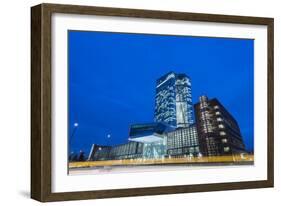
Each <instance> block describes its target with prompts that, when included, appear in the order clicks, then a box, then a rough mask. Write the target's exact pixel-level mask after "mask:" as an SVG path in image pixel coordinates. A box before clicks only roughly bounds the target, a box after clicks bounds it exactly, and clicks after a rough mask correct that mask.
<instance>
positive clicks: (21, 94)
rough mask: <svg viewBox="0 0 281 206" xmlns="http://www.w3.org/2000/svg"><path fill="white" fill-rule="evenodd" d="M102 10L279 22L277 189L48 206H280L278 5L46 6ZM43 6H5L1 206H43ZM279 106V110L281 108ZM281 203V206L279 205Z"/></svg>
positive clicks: (269, 0)
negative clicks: (33, 101) (34, 16)
mask: <svg viewBox="0 0 281 206" xmlns="http://www.w3.org/2000/svg"><path fill="white" fill-rule="evenodd" d="M45 2H56V3H72V4H85V5H96V6H112V7H114V6H115V7H131V8H142V9H158V10H160V9H161V10H174V11H187V12H206V13H220V14H232V15H252V16H269V17H274V18H275V64H274V65H275V105H276V107H275V145H276V146H275V168H276V169H275V188H273V189H271V188H270V189H255V190H238V191H223V192H207V193H194V194H177V195H165V196H163V195H162V196H151V197H133V198H117V199H116V198H115V199H106V200H87V201H80V202H77V201H72V202H64V203H62V202H57V203H47V204H48V205H49V204H50V205H51V204H52V205H76V204H77V205H78V204H79V205H93V204H95V205H103V206H104V205H156V204H157V205H160V204H161V205H175V204H182V205H229V206H231V205H250V204H251V205H269V204H271V205H280V201H281V179H280V178H281V172H280V160H281V152H280V149H281V141H280V138H279V136H280V132H281V131H280V126H279V125H280V106H279V105H280V104H281V96H280V93H279V88H280V86H281V79H280V75H281V74H280V70H279V68H280V66H281V65H280V59H281V56H280V55H281V50H280V37H281V12H280V7H281V5H278V4H280V3H279V1H277V0H275V1H274V0H266V1H265V0H263V1H259V0H204V1H203V0H202V1H200V0H166V1H163V0H122V1H121V0H107V1H101V0H100V1H95V0H87V1H86V0H85V1H74V0H68V1H45ZM39 3H41V2H40V1H35V0H29V1H28V2H27V1H26V2H25V1H12V0H11V1H2V2H1V13H0V15H1V18H0V19H1V32H0V52H1V53H0V56H1V60H0V69H1V75H0V84H1V85H0V94H1V101H0V104H1V105H0V125H1V127H0V128H1V147H0V148H1V149H0V155H1V162H0V164H1V169H0V173H1V174H0V183H1V186H0V193H1V198H0V203H1V205H16V204H18V205H39V204H40V203H38V202H36V201H33V200H31V199H29V184H30V169H29V168H30V158H29V157H30V155H29V154H30V6H32V5H35V4H39ZM278 104H279V105H278ZM278 202H279V203H278Z"/></svg>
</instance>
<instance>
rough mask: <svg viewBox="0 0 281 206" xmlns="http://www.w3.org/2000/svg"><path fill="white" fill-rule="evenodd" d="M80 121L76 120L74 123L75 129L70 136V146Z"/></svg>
mask: <svg viewBox="0 0 281 206" xmlns="http://www.w3.org/2000/svg"><path fill="white" fill-rule="evenodd" d="M78 125H79V124H78V123H77V122H75V123H74V124H73V126H74V129H73V131H72V133H71V136H70V138H69V148H70V147H71V143H72V141H73V137H74V134H75V132H76V130H77V128H78Z"/></svg>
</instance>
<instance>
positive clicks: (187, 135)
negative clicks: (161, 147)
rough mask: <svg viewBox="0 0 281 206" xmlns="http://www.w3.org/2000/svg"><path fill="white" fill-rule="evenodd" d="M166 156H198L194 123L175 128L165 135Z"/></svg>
mask: <svg viewBox="0 0 281 206" xmlns="http://www.w3.org/2000/svg"><path fill="white" fill-rule="evenodd" d="M166 142H167V147H166V149H167V156H168V157H187V156H189V157H194V156H200V151H199V142H198V134H197V128H196V125H195V124H193V125H191V126H189V127H182V128H177V129H176V130H174V131H171V132H168V133H167V135H166Z"/></svg>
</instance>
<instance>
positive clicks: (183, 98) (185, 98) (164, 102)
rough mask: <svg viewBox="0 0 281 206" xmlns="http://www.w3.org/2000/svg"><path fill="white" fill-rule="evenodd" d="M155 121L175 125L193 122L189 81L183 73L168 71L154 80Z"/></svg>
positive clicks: (187, 124) (182, 125)
mask: <svg viewBox="0 0 281 206" xmlns="http://www.w3.org/2000/svg"><path fill="white" fill-rule="evenodd" d="M154 118H155V121H156V122H165V123H168V124H169V125H172V126H175V127H188V126H190V125H191V124H192V123H193V105H192V96H191V81H190V78H189V77H188V76H186V75H185V74H176V73H175V72H169V73H167V74H166V75H164V76H162V77H161V78H159V79H158V80H157V82H156V98H155V116H154Z"/></svg>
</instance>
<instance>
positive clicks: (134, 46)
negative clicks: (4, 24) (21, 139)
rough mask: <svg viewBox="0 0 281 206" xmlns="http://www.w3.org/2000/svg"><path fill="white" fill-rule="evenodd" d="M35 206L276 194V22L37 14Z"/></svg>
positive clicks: (81, 11) (97, 10)
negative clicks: (257, 191) (260, 191)
mask: <svg viewBox="0 0 281 206" xmlns="http://www.w3.org/2000/svg"><path fill="white" fill-rule="evenodd" d="M31 40H32V41H31V73H32V78H31V79H32V81H31V92H32V95H31V96H32V98H31V108H32V109H31V110H32V113H31V117H32V118H31V119H32V120H31V125H32V127H31V133H32V134H31V197H32V198H34V199H36V200H39V201H42V202H46V201H61V200H78V199H91V198H109V197H124V196H138V195H159V194H171V193H187V192H201V191H218V190H232V189H249V188H264V187H273V182H274V181H273V179H274V168H273V154H274V150H273V149H274V144H273V19H272V18H262V17H242V16H228V15H214V14H198V13H183V12H171V11H152V10H136V9H120V8H104V7H89V6H74V5H57V4H41V5H37V6H34V7H32V8H31Z"/></svg>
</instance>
